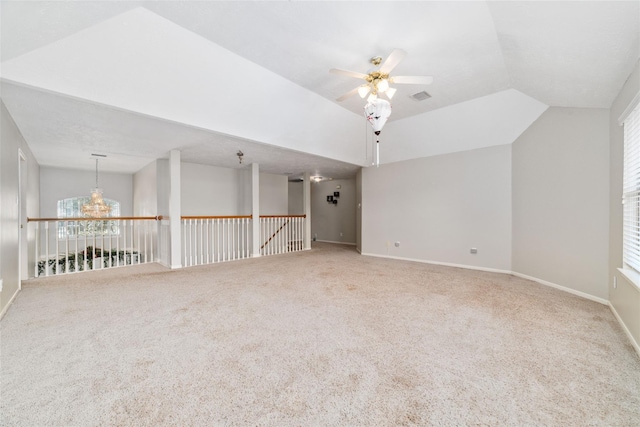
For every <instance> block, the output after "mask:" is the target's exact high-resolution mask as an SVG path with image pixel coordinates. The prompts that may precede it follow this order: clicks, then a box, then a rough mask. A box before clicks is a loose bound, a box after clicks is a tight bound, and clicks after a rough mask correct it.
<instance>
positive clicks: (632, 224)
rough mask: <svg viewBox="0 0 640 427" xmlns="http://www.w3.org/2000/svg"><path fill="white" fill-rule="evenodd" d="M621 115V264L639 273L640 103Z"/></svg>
mask: <svg viewBox="0 0 640 427" xmlns="http://www.w3.org/2000/svg"><path fill="white" fill-rule="evenodd" d="M633 105H634V104H632V106H631V112H630V113H629V114H628V115H627V116H626V117H625V118H624V121H623V124H624V179H623V190H622V192H623V195H622V203H623V204H624V208H623V226H622V227H623V237H622V242H623V249H622V257H623V262H624V267H628V268H632V269H633V270H635V271H636V272H640V104H638V103H637V102H636V103H635V107H634V106H633Z"/></svg>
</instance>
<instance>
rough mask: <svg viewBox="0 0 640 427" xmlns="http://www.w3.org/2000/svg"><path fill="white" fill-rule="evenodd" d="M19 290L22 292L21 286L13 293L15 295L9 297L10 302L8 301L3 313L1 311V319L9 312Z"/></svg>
mask: <svg viewBox="0 0 640 427" xmlns="http://www.w3.org/2000/svg"><path fill="white" fill-rule="evenodd" d="M19 292H20V288H18V289H16V291H15V292H14V293H13V295H12V296H11V298H10V299H9V302H8V303H7V305H6V306H5V307H4V308H3V309H2V313H0V320H2V318H3V317H4V315H5V314H7V310H9V307H11V304H13V300H15V299H16V297H17V296H18V293H19Z"/></svg>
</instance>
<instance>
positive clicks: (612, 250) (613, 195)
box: [607, 62, 640, 348]
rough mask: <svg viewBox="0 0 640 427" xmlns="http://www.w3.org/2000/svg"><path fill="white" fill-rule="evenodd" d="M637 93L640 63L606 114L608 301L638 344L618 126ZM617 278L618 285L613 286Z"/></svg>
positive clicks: (637, 300)
mask: <svg viewBox="0 0 640 427" xmlns="http://www.w3.org/2000/svg"><path fill="white" fill-rule="evenodd" d="M638 93H640V62H638V63H637V64H636V67H635V69H634V70H633V72H632V73H631V75H630V76H629V78H628V79H627V82H626V83H625V84H624V86H623V88H622V90H621V91H620V93H619V94H618V96H617V97H616V99H615V101H614V102H613V104H612V105H611V109H610V114H609V138H610V143H609V153H610V175H609V177H610V186H609V203H608V206H609V212H610V215H609V217H610V221H609V266H608V275H607V278H608V290H609V301H610V302H611V306H612V307H613V309H614V310H615V311H616V313H617V314H618V316H620V319H621V320H622V322H623V324H624V325H625V327H626V328H627V330H628V331H629V334H631V336H632V337H633V338H634V340H635V342H636V346H637V347H636V348H638V347H640V290H639V289H638V288H637V287H635V286H633V285H632V284H631V283H629V282H628V281H627V279H625V278H624V277H623V276H622V275H621V274H620V273H619V272H618V268H620V267H622V205H621V204H620V200H621V198H622V173H623V168H624V166H623V165H624V159H623V147H624V129H623V128H622V127H621V126H618V118H619V117H620V115H621V114H622V112H623V111H624V110H625V109H626V108H627V106H628V105H629V103H630V102H631V100H632V99H633V98H634V97H635V96H636V95H637V94H638ZM614 277H615V278H616V283H617V288H614V287H613V278H614Z"/></svg>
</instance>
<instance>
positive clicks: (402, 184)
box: [362, 145, 511, 270]
mask: <svg viewBox="0 0 640 427" xmlns="http://www.w3.org/2000/svg"><path fill="white" fill-rule="evenodd" d="M395 242H400V246H399V247H395V245H394V243H395ZM472 247H473V248H477V249H478V253H477V254H470V249H471V248H472ZM362 253H363V254H372V255H381V256H392V257H400V258H408V259H416V260H422V261H434V262H441V263H452V264H459V265H467V266H474V267H481V268H490V269H498V270H511V146H510V145H502V146H496V147H489V148H482V149H478V150H471V151H465V152H460V153H453V154H446V155H441V156H434V157H427V158H422V159H415V160H408V161H403V162H397V163H391V164H388V165H381V166H380V167H379V168H376V167H369V168H365V169H363V170H362Z"/></svg>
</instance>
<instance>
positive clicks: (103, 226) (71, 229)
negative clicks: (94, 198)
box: [58, 196, 120, 239]
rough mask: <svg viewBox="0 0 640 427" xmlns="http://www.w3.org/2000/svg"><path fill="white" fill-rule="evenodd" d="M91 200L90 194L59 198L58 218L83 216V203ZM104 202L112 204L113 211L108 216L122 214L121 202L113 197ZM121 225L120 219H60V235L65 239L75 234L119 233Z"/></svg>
mask: <svg viewBox="0 0 640 427" xmlns="http://www.w3.org/2000/svg"><path fill="white" fill-rule="evenodd" d="M90 200H91V197H90V196H80V197H71V198H69V199H62V200H58V218H81V217H83V216H84V215H83V214H82V210H81V208H82V205H84V204H85V203H88V202H89V201H90ZM104 202H105V203H106V204H107V205H109V206H111V212H110V213H109V215H108V216H107V217H118V216H120V202H118V201H116V200H111V199H104ZM118 234H120V227H119V225H118V221H108V220H107V221H59V222H58V237H59V238H61V239H63V238H66V237H75V236H93V235H118Z"/></svg>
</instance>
